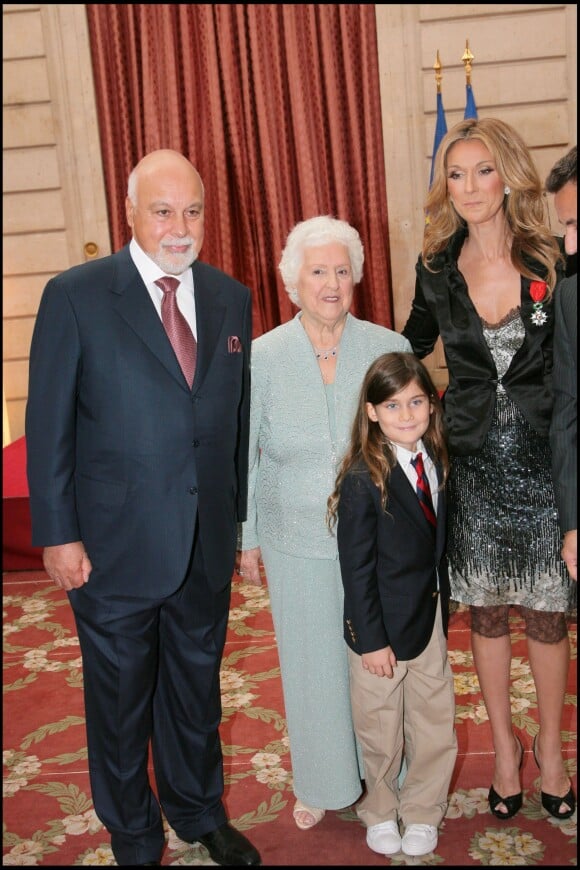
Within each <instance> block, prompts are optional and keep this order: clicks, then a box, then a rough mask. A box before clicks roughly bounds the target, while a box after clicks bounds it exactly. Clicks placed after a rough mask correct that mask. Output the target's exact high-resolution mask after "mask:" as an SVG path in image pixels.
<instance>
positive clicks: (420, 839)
mask: <svg viewBox="0 0 580 870" xmlns="http://www.w3.org/2000/svg"><path fill="white" fill-rule="evenodd" d="M401 848H402V849H403V852H404V853H405V855H428V854H429V852H434V851H435V849H436V848H437V828H435V827H434V826H433V825H407V827H406V828H405V833H404V834H403V840H402V842H401Z"/></svg>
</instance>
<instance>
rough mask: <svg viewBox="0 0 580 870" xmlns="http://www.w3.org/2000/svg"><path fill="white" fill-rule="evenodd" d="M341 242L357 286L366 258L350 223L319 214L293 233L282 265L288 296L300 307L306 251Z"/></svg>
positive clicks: (358, 237) (289, 237)
mask: <svg viewBox="0 0 580 870" xmlns="http://www.w3.org/2000/svg"><path fill="white" fill-rule="evenodd" d="M332 242H339V243H340V244H342V245H345V246H346V248H347V250H348V256H349V259H350V266H351V269H352V277H353V283H354V284H358V282H359V281H360V279H361V278H362V273H363V263H364V259H365V255H364V250H363V245H362V242H361V239H360V236H359V234H358V232H357V231H356V230H355V228H354V227H351V225H350V224H348V223H347V222H346V221H341V220H338V218H333V217H331V216H330V215H319V216H318V217H313V218H308V220H305V221H301V222H300V223H299V224H296V226H295V227H294V228H293V229H292V230H290V232H289V233H288V238H287V239H286V245H285V247H284V250H283V251H282V259H281V260H280V263H279V264H278V268H279V269H280V274H281V275H282V280H283V282H284V288H285V290H286V293H287V294H288V296H289V297H290V299H291V300H292V302H294V304H295V305H298V306H300V302H299V299H298V290H297V286H296V285H297V284H298V276H299V274H300V269H301V268H302V265H303V263H304V250H305V248H313V247H318V246H319V245H328V244H331V243H332Z"/></svg>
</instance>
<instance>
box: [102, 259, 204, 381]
mask: <svg viewBox="0 0 580 870" xmlns="http://www.w3.org/2000/svg"><path fill="white" fill-rule="evenodd" d="M115 269H116V272H115V275H114V277H113V280H112V282H111V292H112V293H113V294H114V295H115V303H114V305H115V307H116V309H117V311H118V313H119V315H120V317H122V318H123V320H125V322H126V323H127V324H128V326H129V327H130V328H131V329H132V330H133V332H134V333H135V334H136V335H138V336H139V338H140V339H141V341H143V342H144V344H146V345H147V347H148V348H149V350H150V351H151V352H152V353H153V354H155V356H156V357H157V358H158V359H159V361H160V362H161V363H162V365H163V366H165V368H166V369H167V371H168V372H169V373H170V374H171V375H172V376H173V377H174V378H175V379H176V380H177V381H178V382H179V383H180V385H181V386H182V387H183V388H184V389H186V390H187V389H189V387H188V386H187V382H186V380H185V378H184V376H183V372H182V371H181V367H180V365H179V363H178V362H177V358H176V356H175V354H174V352H173V348H172V347H171V344H170V342H169V339H168V337H167V333H166V332H165V328H164V326H163V324H162V322H161V318H160V317H159V315H158V314H157V312H156V310H155V306H154V305H153V302H152V301H151V297H150V296H149V293H148V291H147V288H146V286H145V284H144V283H143V280H142V278H141V276H140V274H139V272H138V270H137V268H136V266H135V264H134V263H133V260H132V259H131V255H130V254H129V246H128V245H127V246H126V247H125V248H123V249H122V250H121V251H119V253H118V254H116V255H115Z"/></svg>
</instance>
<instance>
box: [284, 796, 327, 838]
mask: <svg viewBox="0 0 580 870" xmlns="http://www.w3.org/2000/svg"><path fill="white" fill-rule="evenodd" d="M325 812H326V810H322V809H320V807H309V806H308V804H303V803H302V801H301V800H297V801H296V803H295V804H294V810H293V812H292V815H293V816H294V821H295V822H296V826H297V827H298V828H300V830H301V831H308V830H309V829H310V828H313V827H314V826H315V825H317V824H318V822H321V821H322V819H323V818H324V814H325Z"/></svg>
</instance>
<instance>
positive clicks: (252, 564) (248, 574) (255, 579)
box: [238, 547, 262, 586]
mask: <svg viewBox="0 0 580 870" xmlns="http://www.w3.org/2000/svg"><path fill="white" fill-rule="evenodd" d="M261 558H262V551H261V550H260V548H259V547H254V548H253V549H252V550H242V554H241V556H240V565H239V568H238V574H239V576H240V577H243V579H244V582H245V583H252V584H253V585H254V586H261V585H262V575H261V572H260V559H261Z"/></svg>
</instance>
